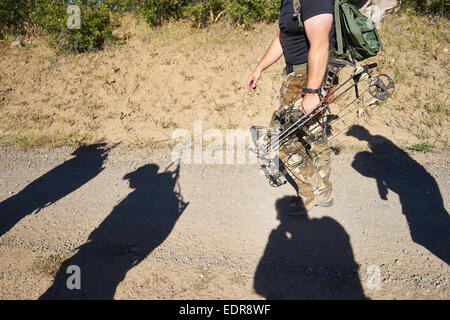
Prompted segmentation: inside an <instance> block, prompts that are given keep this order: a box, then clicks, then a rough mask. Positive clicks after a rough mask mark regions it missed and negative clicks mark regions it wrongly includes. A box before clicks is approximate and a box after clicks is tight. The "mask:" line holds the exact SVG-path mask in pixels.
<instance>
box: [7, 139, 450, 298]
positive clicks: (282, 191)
mask: <svg viewBox="0 0 450 320" xmlns="http://www.w3.org/2000/svg"><path fill="white" fill-rule="evenodd" d="M72 153H73V149H70V148H61V149H57V150H33V151H27V152H25V151H20V150H15V149H8V148H7V147H4V146H3V147H1V150H0V217H1V219H0V299H38V298H42V299H47V298H49V299H52V298H101V299H111V298H115V299H192V298H193V299H260V298H271V299H284V298H291V299H309V298H313V299H314V298H321V299H347V298H349V299H366V298H367V299H449V298H450V290H449V284H450V283H449V279H450V269H449V265H448V263H449V261H450V260H449V258H450V251H449V248H450V246H449V244H450V221H449V220H450V219H449V215H448V208H449V200H450V179H449V170H448V160H447V159H448V153H439V154H438V153H432V154H426V155H424V154H418V153H413V154H408V153H406V152H404V151H402V150H400V149H397V148H396V147H395V146H393V145H391V146H388V147H387V148H384V149H377V148H376V147H372V148H370V149H367V150H366V151H364V150H363V151H352V152H351V151H346V152H342V153H341V154H339V155H335V156H334V157H333V174H332V181H333V184H334V189H335V191H334V195H335V205H334V206H333V207H331V208H318V209H316V210H315V211H313V212H311V214H310V215H309V217H307V218H306V217H303V218H295V217H290V216H288V215H286V213H285V212H284V211H285V207H286V202H287V201H288V199H289V198H288V196H290V195H292V194H293V189H292V187H291V186H290V185H285V186H282V187H280V188H272V187H270V186H269V185H268V183H267V181H266V179H265V178H264V177H263V176H261V175H260V174H259V172H258V167H257V166H256V165H181V167H179V168H177V167H176V165H172V166H171V167H170V168H169V169H168V170H165V169H166V168H167V167H168V166H169V165H170V158H169V156H168V153H167V152H162V151H148V152H147V151H143V150H134V151H130V150H127V149H126V148H125V147H120V146H119V147H117V148H116V149H113V150H110V151H108V152H103V150H102V149H99V148H97V149H96V148H90V149H89V150H77V152H75V154H74V155H73V154H72ZM70 265H77V266H79V267H80V270H81V290H76V289H75V290H68V289H67V286H66V283H67V279H68V277H69V276H70V274H68V273H67V272H66V271H67V268H68V266H70Z"/></svg>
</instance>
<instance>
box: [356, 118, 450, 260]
mask: <svg viewBox="0 0 450 320" xmlns="http://www.w3.org/2000/svg"><path fill="white" fill-rule="evenodd" d="M347 135H348V136H353V137H355V138H357V139H359V140H363V141H367V142H368V143H369V147H370V150H371V151H372V152H369V151H363V152H359V153H358V154H356V155H355V159H354V161H353V163H352V167H353V168H354V169H355V170H356V171H358V172H359V173H360V174H362V175H363V176H365V177H369V178H373V179H375V180H376V183H377V186H378V192H379V194H380V198H381V199H383V200H387V196H388V193H389V190H391V191H393V192H395V193H397V194H398V196H399V197H400V202H401V205H402V211H403V214H404V215H405V217H406V220H407V222H408V226H409V231H410V233H411V238H412V240H413V241H414V242H416V243H417V244H420V245H422V246H423V247H425V248H426V249H427V250H429V251H430V252H431V253H433V254H434V255H436V256H437V257H439V258H440V259H442V260H443V261H445V262H446V263H447V264H449V262H450V250H449V248H450V218H449V215H448V212H447V210H445V208H444V203H443V200H442V195H441V192H440V190H439V186H438V184H437V183H436V181H435V180H434V178H433V177H432V176H431V175H430V174H429V173H428V172H427V170H425V168H424V167H423V166H422V165H420V164H419V163H418V162H416V161H415V160H414V159H412V158H411V157H410V156H409V155H408V154H407V153H406V152H405V151H403V150H402V149H400V148H399V147H397V146H396V145H395V144H394V143H392V141H390V140H389V139H387V138H385V137H383V136H380V135H376V136H374V135H371V134H370V132H369V131H368V130H367V129H366V128H364V127H362V126H359V125H355V126H353V127H351V128H350V129H349V131H348V132H347Z"/></svg>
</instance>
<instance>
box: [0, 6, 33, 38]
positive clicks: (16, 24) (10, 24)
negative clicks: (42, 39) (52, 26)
mask: <svg viewBox="0 0 450 320" xmlns="http://www.w3.org/2000/svg"><path fill="white" fill-rule="evenodd" d="M30 11H31V1H29V0H1V1H0V39H3V38H5V37H6V35H7V34H10V33H13V34H17V33H21V32H22V31H23V29H24V24H25V23H27V22H29V13H30Z"/></svg>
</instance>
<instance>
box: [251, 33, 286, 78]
mask: <svg viewBox="0 0 450 320" xmlns="http://www.w3.org/2000/svg"><path fill="white" fill-rule="evenodd" d="M280 37H281V36H280V33H278V34H277V36H276V37H275V38H274V39H273V40H272V43H271V44H270V46H269V48H268V49H267V51H266V53H265V55H264V57H263V58H262V59H261V61H260V62H259V63H258V66H257V67H256V69H257V70H259V71H261V72H262V71H264V70H265V69H267V68H268V67H270V66H271V65H272V64H274V63H275V62H277V61H278V59H280V58H281V56H282V55H283V48H282V47H281V38H280Z"/></svg>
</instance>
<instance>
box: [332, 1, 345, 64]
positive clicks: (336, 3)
mask: <svg viewBox="0 0 450 320" xmlns="http://www.w3.org/2000/svg"><path fill="white" fill-rule="evenodd" d="M340 2H341V1H340V0H335V1H334V24H335V27H336V42H337V52H336V53H337V55H338V56H342V55H343V54H344V53H345V52H344V39H343V36H342V24H341V12H340V7H341V3H340Z"/></svg>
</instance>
